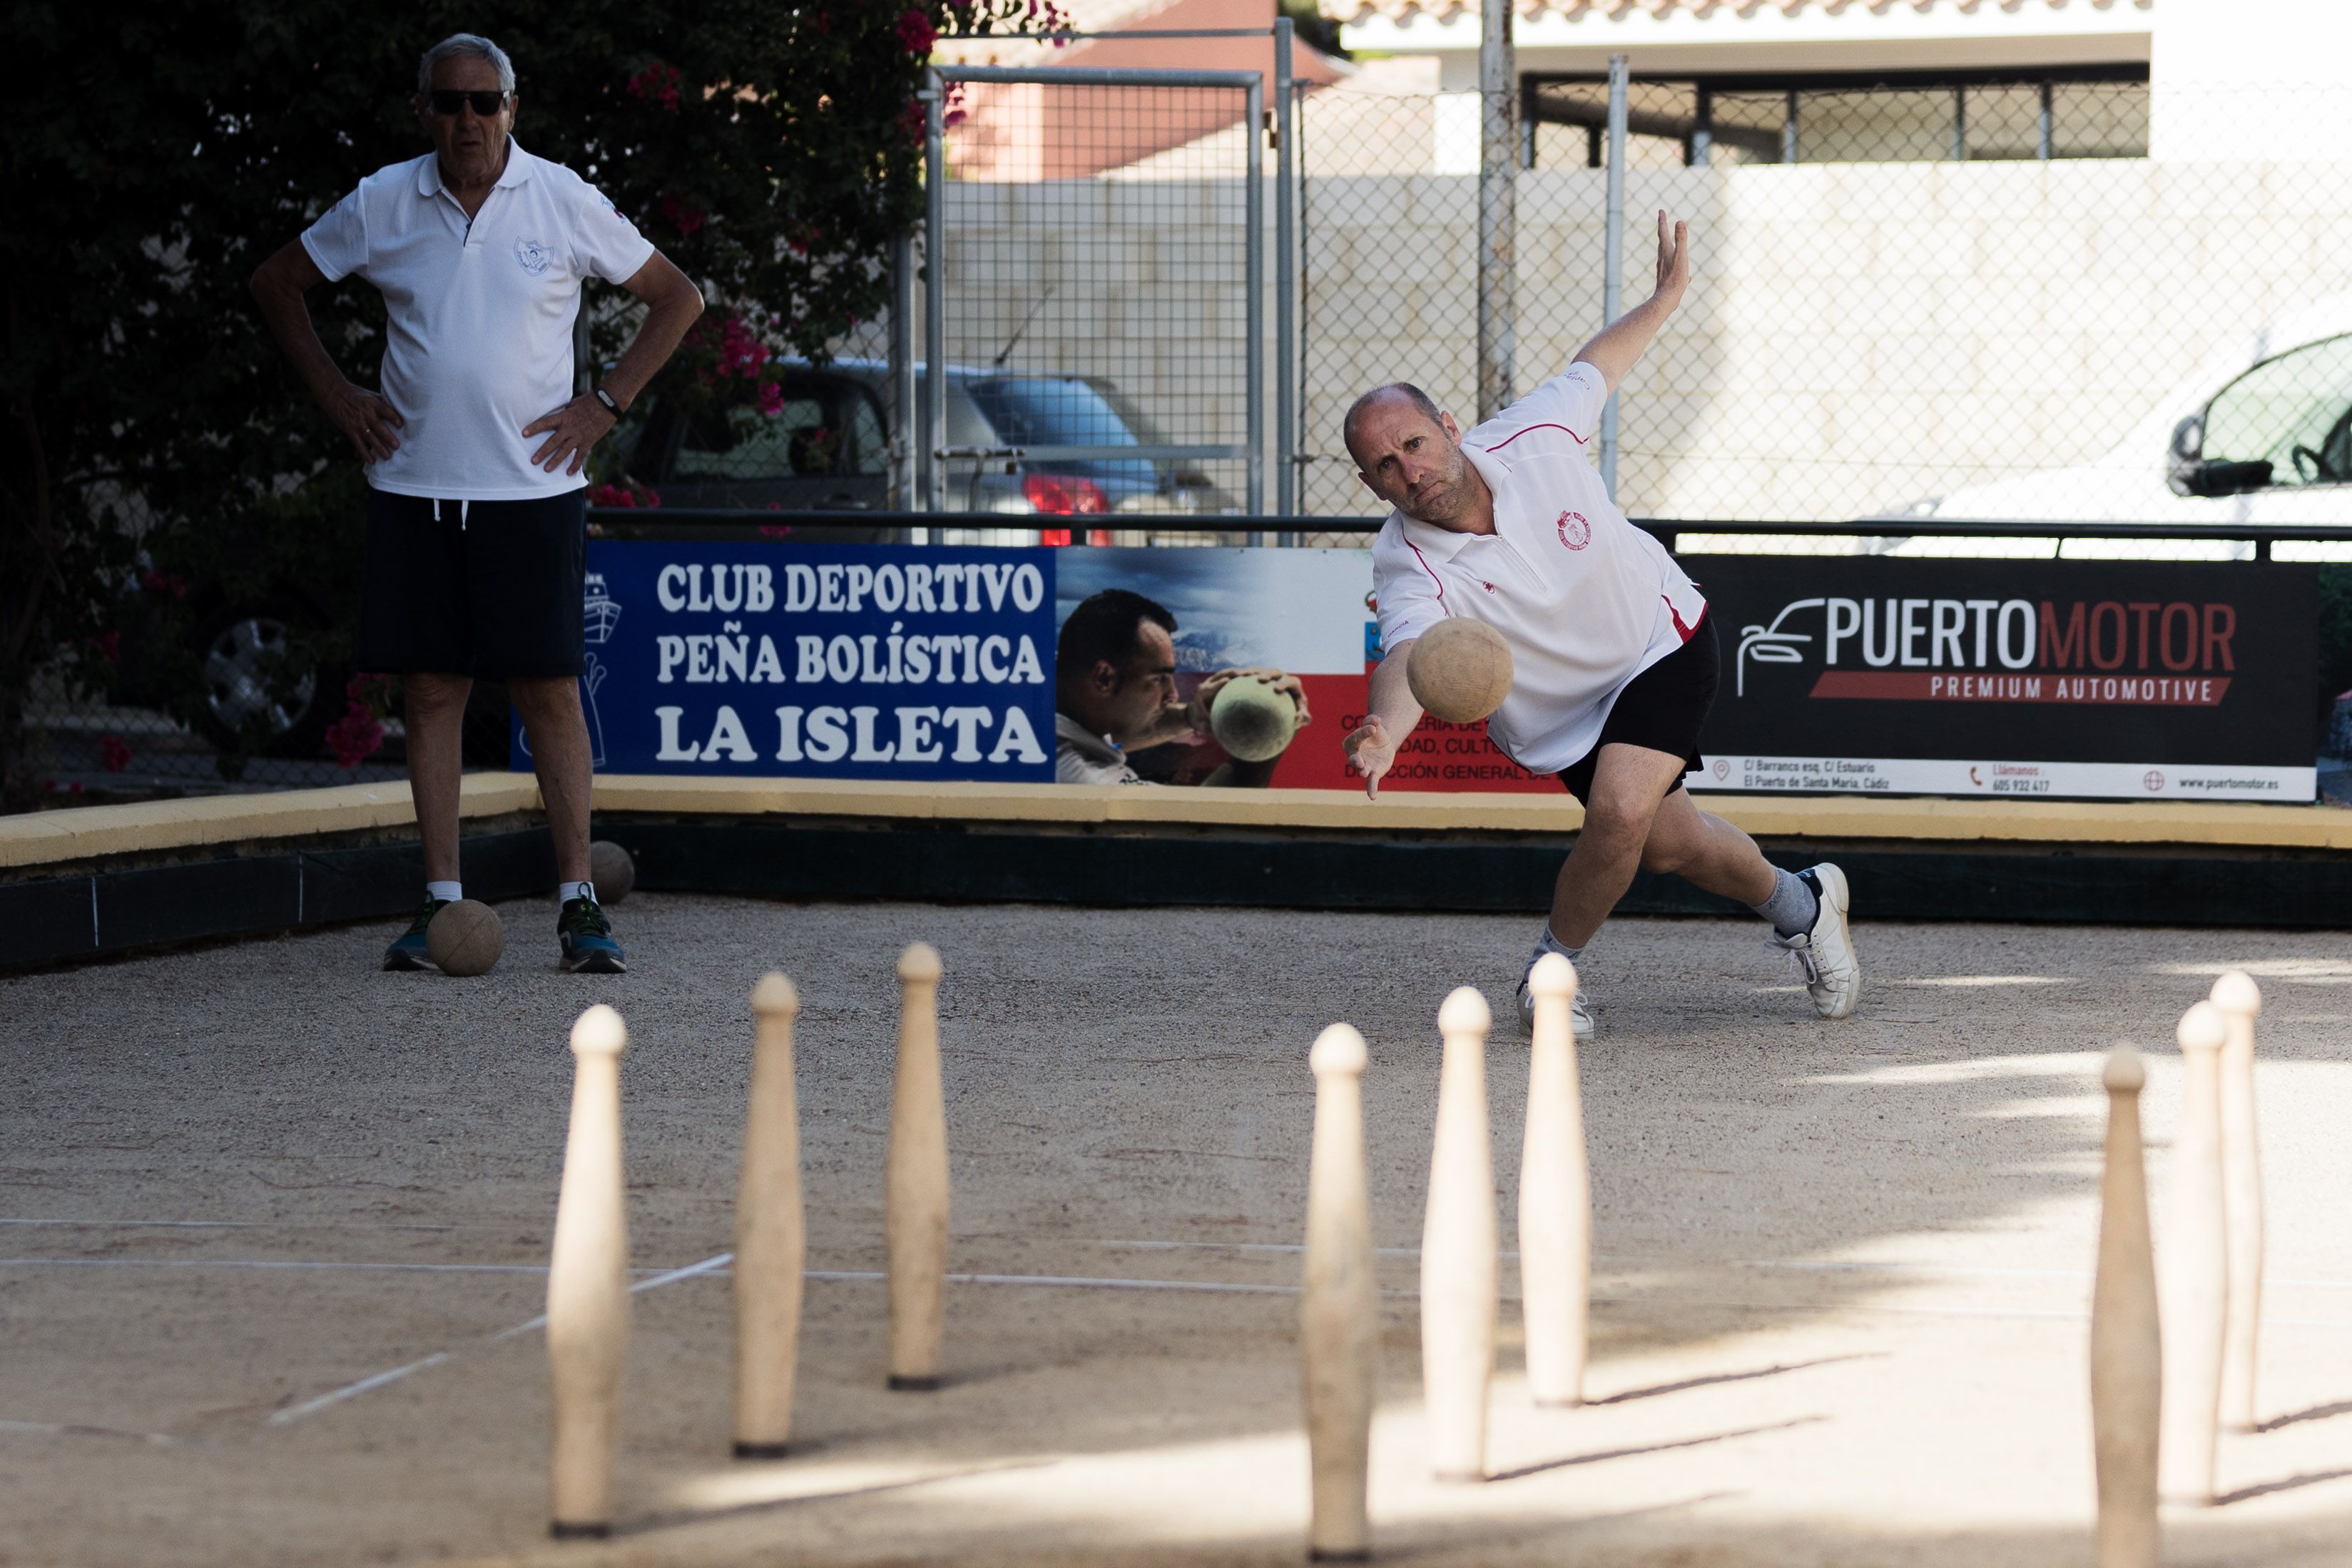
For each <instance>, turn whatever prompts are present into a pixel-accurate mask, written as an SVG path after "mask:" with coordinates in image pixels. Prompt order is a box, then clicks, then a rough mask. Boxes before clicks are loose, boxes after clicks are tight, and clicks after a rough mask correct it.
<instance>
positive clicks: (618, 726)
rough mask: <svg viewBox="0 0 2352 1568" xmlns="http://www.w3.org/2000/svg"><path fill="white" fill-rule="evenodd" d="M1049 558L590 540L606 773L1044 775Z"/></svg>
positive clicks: (588, 678)
mask: <svg viewBox="0 0 2352 1568" xmlns="http://www.w3.org/2000/svg"><path fill="white" fill-rule="evenodd" d="M1054 558H1055V552H1054V551H1052V550H1048V549H1033V550H1000V549H957V548H953V547H943V546H937V545H933V546H908V545H853V544H841V545H824V544H793V545H775V544H761V543H755V542H746V543H698V542H681V543H670V542H666V541H660V540H644V539H631V540H617V539H596V540H591V541H589V542H588V577H587V593H586V598H585V603H584V605H583V611H582V613H583V616H584V619H585V626H586V632H587V645H588V647H587V664H586V669H585V673H584V674H583V676H582V678H581V681H580V695H581V702H582V706H583V709H584V710H586V714H587V719H588V734H589V741H590V742H591V744H592V745H593V748H594V752H595V763H596V767H597V769H598V770H599V771H600V772H606V773H718V774H737V775H744V776H752V775H761V776H769V777H806V778H844V779H999V780H1025V781H1030V782H1036V783H1047V782H1051V780H1052V779H1053V777H1054V753H1053V744H1054V742H1053V736H1054V687H1053V672H1054V626H1055V619H1054ZM512 755H513V758H514V766H515V767H516V768H517V769H518V770H527V769H529V768H530V746H529V743H528V742H527V741H526V739H525V737H524V735H523V733H522V727H521V725H520V722H519V721H518V722H516V723H515V727H514V748H513V752H512Z"/></svg>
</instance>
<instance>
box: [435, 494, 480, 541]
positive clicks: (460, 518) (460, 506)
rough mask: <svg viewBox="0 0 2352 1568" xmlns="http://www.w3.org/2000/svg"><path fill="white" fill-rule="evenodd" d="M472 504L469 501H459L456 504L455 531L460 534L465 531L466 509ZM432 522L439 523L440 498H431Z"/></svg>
mask: <svg viewBox="0 0 2352 1568" xmlns="http://www.w3.org/2000/svg"><path fill="white" fill-rule="evenodd" d="M473 504H474V503H473V502H472V501H469V500H461V501H459V502H458V503H457V531H458V532H460V533H463V532H465V531H466V509H467V507H469V506H472V505H473ZM433 521H436V522H438V521H441V498H440V497H439V496H435V497H434V498H433Z"/></svg>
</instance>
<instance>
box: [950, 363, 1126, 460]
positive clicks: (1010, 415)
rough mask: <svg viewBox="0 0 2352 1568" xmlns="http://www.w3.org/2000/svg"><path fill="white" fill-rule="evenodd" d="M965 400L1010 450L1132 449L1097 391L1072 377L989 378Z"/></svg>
mask: <svg viewBox="0 0 2352 1568" xmlns="http://www.w3.org/2000/svg"><path fill="white" fill-rule="evenodd" d="M970 390H971V400H972V401H973V402H974V403H977V404H979V405H980V411H981V412H982V414H984V415H986V416H988V422H989V424H991V425H992V426H995V428H996V434H997V436H998V437H999V438H1000V439H1002V440H1003V442H1004V443H1005V444H1006V445H1008V446H1013V447H1132V446H1135V445H1136V444H1137V443H1136V438H1135V433H1134V432H1133V431H1131V430H1129V428H1128V427H1127V423H1126V421H1124V420H1122V419H1121V418H1120V417H1119V416H1118V410H1117V409H1115V408H1113V407H1112V406H1111V405H1110V404H1109V403H1108V401H1106V400H1105V399H1104V397H1103V395H1102V394H1101V393H1099V392H1097V391H1096V390H1095V389H1094V388H1093V387H1092V386H1090V385H1088V384H1087V383H1085V382H1084V381H1081V380H1079V379H1078V378H1077V377H1076V376H1060V375H1056V376H1028V375H1022V376H1013V375H1000V376H991V377H989V378H987V379H986V380H982V381H974V382H972V383H971V384H970Z"/></svg>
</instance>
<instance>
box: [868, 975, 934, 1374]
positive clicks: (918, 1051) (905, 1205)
mask: <svg viewBox="0 0 2352 1568" xmlns="http://www.w3.org/2000/svg"><path fill="white" fill-rule="evenodd" d="M898 980H899V983H900V984H901V985H902V986H903V988H904V994H903V1000H902V1002H901V1005H900V1008H899V1013H898V1076H897V1077H896V1078H895V1079H893V1080H892V1083H891V1088H890V1147H889V1152H888V1153H887V1156H886V1159H885V1163H884V1172H883V1192H882V1239H883V1244H884V1247H885V1248H886V1250H887V1252H888V1255H889V1269H890V1386H891V1387H892V1388H902V1389H933V1388H937V1387H938V1386H939V1385H940V1325H941V1312H942V1302H941V1295H940V1293H941V1290H942V1289H943V1288H944V1287H945V1285H946V1282H947V1269H948V1120H947V1103H946V1100H945V1097H944V1094H943V1091H942V1090H941V1088H940V1018H939V995H940V955H939V951H938V950H937V949H936V948H933V947H932V946H931V945H930V944H929V942H915V943H913V944H911V945H910V946H909V947H908V949H907V951H906V952H902V953H900V954H899V955H898Z"/></svg>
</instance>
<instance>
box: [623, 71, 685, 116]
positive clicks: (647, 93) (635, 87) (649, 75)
mask: <svg viewBox="0 0 2352 1568" xmlns="http://www.w3.org/2000/svg"><path fill="white" fill-rule="evenodd" d="M679 74H680V73H679V71H678V68H677V67H676V66H673V65H664V64H663V63H662V62H661V61H659V60H656V61H655V62H654V63H653V64H651V65H649V66H647V67H646V68H645V69H643V70H641V71H639V72H637V73H636V75H635V76H633V77H631V78H630V79H629V81H628V87H629V92H630V94H631V96H633V97H635V98H641V99H644V100H646V102H648V103H658V104H660V105H661V106H662V107H663V108H664V109H676V108H677V84H678V79H679Z"/></svg>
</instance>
